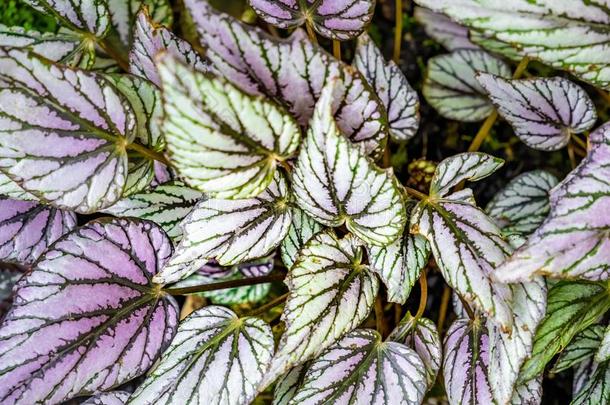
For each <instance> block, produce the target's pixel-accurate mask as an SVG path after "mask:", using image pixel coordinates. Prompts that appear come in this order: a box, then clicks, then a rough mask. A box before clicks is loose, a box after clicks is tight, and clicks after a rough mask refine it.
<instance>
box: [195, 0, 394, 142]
mask: <svg viewBox="0 0 610 405" xmlns="http://www.w3.org/2000/svg"><path fill="white" fill-rule="evenodd" d="M185 6H186V8H187V10H188V12H189V13H190V15H191V18H192V19H193V21H194V23H195V26H196V28H197V32H198V34H199V41H200V42H201V46H202V47H203V48H205V49H206V56H207V57H208V58H209V59H210V61H211V62H212V63H213V65H214V67H215V69H216V71H217V72H221V73H222V75H223V76H224V77H225V78H227V79H228V80H229V81H231V82H232V83H234V84H235V85H237V86H238V87H239V88H241V89H242V90H244V91H246V92H248V93H251V94H253V95H259V94H264V95H266V96H268V97H271V98H272V99H274V100H276V101H277V102H278V103H279V104H282V105H284V106H285V107H286V108H287V109H288V110H289V111H290V112H291V113H292V115H293V116H295V117H296V118H297V121H298V122H299V124H301V125H302V126H305V125H307V124H308V123H309V120H310V118H311V116H312V115H313V110H314V106H315V104H316V101H317V99H318V98H319V97H320V93H321V92H322V88H323V87H324V86H325V85H326V84H327V83H328V82H330V81H334V80H337V78H339V79H341V81H342V82H343V88H344V93H343V94H341V95H337V99H336V100H335V102H334V103H333V111H334V114H335V117H336V118H337V124H338V125H339V128H340V129H341V131H342V132H343V133H345V134H346V135H347V136H348V137H349V138H350V139H351V140H352V141H353V142H355V143H363V144H364V145H365V148H366V151H367V153H372V152H374V153H379V152H380V151H381V149H383V143H384V142H385V139H386V137H387V135H388V128H387V114H386V112H385V108H384V107H383V105H382V104H381V101H380V100H379V99H378V98H377V96H376V95H375V93H374V91H373V90H372V89H371V88H370V86H369V85H368V84H367V83H366V81H365V79H364V78H363V77H362V75H360V74H359V73H358V72H357V71H356V70H355V69H353V68H351V67H350V66H348V65H346V64H344V63H342V62H340V61H337V60H336V59H334V58H333V57H331V56H330V55H329V54H328V53H326V51H324V50H323V49H322V48H320V47H318V46H316V45H313V44H312V43H311V42H310V41H309V40H308V39H307V36H306V35H305V33H304V32H303V31H301V30H297V31H295V32H294V33H293V34H292V36H291V37H290V38H288V39H285V40H282V39H277V38H272V37H271V36H269V35H267V34H266V33H265V32H263V31H262V30H260V29H258V28H256V27H250V26H247V25H245V24H243V23H241V22H240V21H238V20H236V19H234V18H233V17H230V16H228V15H226V14H221V13H218V12H217V11H215V10H214V9H212V7H211V6H210V5H209V4H208V2H207V1H205V0H186V1H185Z"/></svg>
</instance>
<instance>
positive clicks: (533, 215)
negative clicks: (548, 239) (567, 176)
mask: <svg viewBox="0 0 610 405" xmlns="http://www.w3.org/2000/svg"><path fill="white" fill-rule="evenodd" d="M558 182H559V180H558V179H557V177H555V176H553V175H552V174H551V173H549V172H546V171H544V170H533V171H531V172H526V173H522V174H520V175H519V176H517V177H515V178H514V179H512V180H511V181H510V182H509V183H508V184H507V185H506V186H505V187H504V188H503V189H502V190H500V191H499V192H497V193H496V194H495V195H494V196H493V198H492V199H491V201H490V202H489V203H488V204H487V206H486V207H485V212H487V214H488V215H489V216H490V217H492V218H493V219H494V220H495V221H496V223H497V224H498V226H500V228H502V232H503V233H505V234H513V233H517V234H525V235H527V234H529V233H531V232H533V231H534V230H535V229H536V228H538V227H539V226H540V225H541V224H542V222H543V221H544V219H545V218H546V216H547V215H548V213H549V211H550V209H551V205H550V203H549V193H550V191H551V189H552V188H553V187H555V186H556V185H557V183H558Z"/></svg>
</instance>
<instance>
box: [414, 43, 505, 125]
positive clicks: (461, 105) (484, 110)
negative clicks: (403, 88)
mask: <svg viewBox="0 0 610 405" xmlns="http://www.w3.org/2000/svg"><path fill="white" fill-rule="evenodd" d="M477 72H486V73H492V74H495V75H498V76H500V77H507V78H508V77H510V76H511V72H510V68H509V67H508V65H507V64H506V63H505V62H504V61H502V60H501V59H497V58H495V57H493V56H491V55H490V54H488V53H487V52H485V51H482V50H477V49H459V50H457V51H454V52H451V53H449V54H446V55H439V56H434V57H432V58H430V59H429V60H428V69H427V74H426V78H425V80H424V84H423V89H422V92H423V94H424V97H425V98H426V100H427V101H428V103H430V105H431V106H432V107H434V109H436V110H437V111H438V112H439V114H441V115H442V116H443V117H445V118H448V119H452V120H457V121H463V122H475V121H481V120H482V119H484V118H485V117H487V116H488V115H489V114H491V113H492V111H493V110H494V106H493V104H492V103H491V102H490V101H489V98H488V96H487V93H486V92H485V89H484V88H483V87H482V86H481V84H480V83H479V82H478V81H477V79H476V73H477Z"/></svg>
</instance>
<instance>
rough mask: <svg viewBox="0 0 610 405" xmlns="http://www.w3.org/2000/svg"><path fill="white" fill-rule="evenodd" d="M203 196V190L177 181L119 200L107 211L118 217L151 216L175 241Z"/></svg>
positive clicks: (150, 218) (178, 239)
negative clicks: (185, 220)
mask: <svg viewBox="0 0 610 405" xmlns="http://www.w3.org/2000/svg"><path fill="white" fill-rule="evenodd" d="M202 198H203V194H202V193H201V192H199V191H197V190H193V189H192V188H189V187H187V186H185V185H184V184H182V183H180V182H179V181H174V182H170V183H165V184H161V185H160V186H157V187H155V188H153V189H150V190H147V191H143V192H141V193H138V194H134V195H131V196H129V197H127V198H123V199H122V200H119V201H118V202H117V203H115V204H114V205H112V206H111V207H110V208H107V209H105V210H104V212H105V213H108V214H112V215H114V216H117V217H136V218H142V219H148V220H149V221H153V222H155V223H156V224H158V225H160V226H161V227H162V228H163V230H164V231H165V232H167V235H168V236H169V237H170V238H172V240H173V241H174V242H179V241H180V239H182V229H181V228H180V222H181V221H182V220H183V219H184V218H185V217H186V216H187V215H188V213H189V212H191V210H192V209H193V207H194V205H195V204H196V203H197V201H199V200H200V199H202Z"/></svg>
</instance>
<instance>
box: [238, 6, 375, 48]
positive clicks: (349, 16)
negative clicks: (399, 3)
mask: <svg viewBox="0 0 610 405" xmlns="http://www.w3.org/2000/svg"><path fill="white" fill-rule="evenodd" d="M249 3H250V6H251V7H252V8H253V9H254V11H256V14H258V15H259V17H261V18H262V19H263V20H265V21H266V22H268V23H269V24H273V25H276V26H278V27H280V28H295V27H298V26H299V25H302V24H303V23H305V22H307V23H308V24H311V25H312V27H313V29H314V30H315V31H316V32H317V33H319V34H320V35H322V36H324V37H326V38H331V39H337V40H341V41H344V40H347V39H351V38H354V37H356V36H357V35H358V34H360V33H361V32H362V31H364V29H365V28H366V26H367V25H368V24H369V22H370V21H371V19H372V18H373V13H374V11H375V0H304V1H300V0H249Z"/></svg>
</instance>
